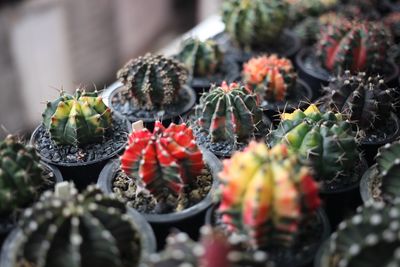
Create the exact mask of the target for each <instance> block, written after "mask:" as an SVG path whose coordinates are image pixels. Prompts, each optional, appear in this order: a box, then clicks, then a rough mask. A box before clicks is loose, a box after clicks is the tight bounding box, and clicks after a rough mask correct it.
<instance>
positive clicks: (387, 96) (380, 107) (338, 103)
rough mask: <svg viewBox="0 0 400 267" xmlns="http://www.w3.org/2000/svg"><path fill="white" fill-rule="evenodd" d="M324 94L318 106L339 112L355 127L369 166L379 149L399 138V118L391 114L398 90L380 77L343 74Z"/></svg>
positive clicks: (332, 82)
mask: <svg viewBox="0 0 400 267" xmlns="http://www.w3.org/2000/svg"><path fill="white" fill-rule="evenodd" d="M325 92H326V96H324V97H322V98H321V101H320V102H321V104H320V106H322V107H323V108H325V109H329V110H332V111H333V112H339V113H341V114H343V115H344V116H346V117H347V118H348V119H349V120H350V121H351V122H353V123H354V125H355V126H356V127H357V129H358V130H359V135H360V139H361V140H360V142H361V148H362V150H363V151H364V152H365V153H364V154H365V157H366V159H367V161H368V163H372V162H373V159H374V157H375V155H376V152H377V150H378V147H380V146H382V145H384V144H386V143H390V142H391V141H393V140H395V139H396V137H397V136H398V135H399V118H398V116H397V115H396V114H395V113H394V112H395V108H396V104H397V102H398V100H399V93H398V89H397V88H389V87H388V86H387V85H386V84H385V82H384V80H383V79H382V77H380V76H379V75H376V76H367V74H366V73H364V72H359V73H358V74H356V75H351V73H350V71H345V73H344V74H343V75H340V76H338V77H336V78H334V79H332V80H331V81H330V83H329V86H328V87H326V88H325Z"/></svg>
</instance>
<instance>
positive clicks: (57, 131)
mask: <svg viewBox="0 0 400 267" xmlns="http://www.w3.org/2000/svg"><path fill="white" fill-rule="evenodd" d="M42 116H43V122H42V124H41V125H39V126H38V127H37V128H36V130H35V131H34V132H33V134H32V137H31V144H32V146H34V147H35V148H36V151H37V152H38V154H39V156H40V158H41V159H42V160H43V161H44V162H46V163H49V164H53V165H56V166H57V167H59V169H60V171H61V173H62V174H63V177H64V179H66V180H74V182H75V183H76V185H77V186H78V188H85V187H86V185H87V184H89V183H92V182H96V181H97V178H98V175H99V173H100V171H101V169H102V168H103V166H104V165H105V163H106V162H107V160H108V159H110V158H112V157H113V156H115V155H117V154H118V153H119V152H121V151H122V150H123V149H124V147H125V144H126V136H127V135H128V132H129V125H128V123H127V121H126V120H124V119H122V118H121V117H119V116H117V115H116V114H112V112H111V110H110V109H109V108H107V106H106V105H105V104H104V103H103V99H102V98H101V97H100V96H98V92H97V91H95V92H86V91H85V90H82V89H79V88H78V89H77V90H76V92H75V94H74V95H70V94H67V93H65V92H64V91H61V93H60V96H59V97H58V98H57V99H55V100H54V101H52V102H47V104H46V109H45V111H44V112H43V114H42Z"/></svg>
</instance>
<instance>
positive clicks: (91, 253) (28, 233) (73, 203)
mask: <svg viewBox="0 0 400 267" xmlns="http://www.w3.org/2000/svg"><path fill="white" fill-rule="evenodd" d="M133 220H134V219H133V218H132V217H130V216H129V215H128V214H127V208H126V207H125V205H124V204H123V203H122V202H119V201H117V200H116V199H113V198H111V197H109V196H106V195H103V194H102V192H101V191H100V189H97V188H95V187H94V186H90V187H88V189H87V190H86V191H85V192H83V193H82V194H78V192H77V190H76V189H75V187H74V186H73V184H69V183H67V182H63V183H61V184H57V186H56V190H55V193H53V192H51V191H47V192H45V193H44V194H43V195H42V197H41V199H40V201H39V202H37V203H36V204H34V205H33V206H32V207H31V208H28V209H27V210H25V212H24V215H23V217H22V218H21V220H20V222H19V226H20V229H21V234H20V235H19V239H18V240H19V242H18V249H17V251H16V254H17V257H16V258H17V261H18V262H17V263H16V265H15V266H54V267H55V266H57V267H61V266H65V267H66V266H68V267H72V266H81V267H89V266H96V267H128V266H129V267H134V266H138V263H139V261H140V260H142V259H141V256H142V255H141V246H142V244H141V240H140V235H139V232H138V231H140V230H142V229H137V228H136V225H135V223H134V221H133ZM13 266H14V265H13Z"/></svg>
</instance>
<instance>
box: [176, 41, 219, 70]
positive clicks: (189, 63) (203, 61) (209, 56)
mask: <svg viewBox="0 0 400 267" xmlns="http://www.w3.org/2000/svg"><path fill="white" fill-rule="evenodd" d="M177 59H178V60H179V61H181V62H182V63H183V64H185V66H186V67H187V69H188V70H189V71H190V72H191V73H192V75H193V76H194V77H205V76H209V75H213V74H215V73H216V72H217V71H218V70H219V69H220V68H221V65H222V61H223V53H222V52H221V50H220V49H219V47H218V44H217V43H216V42H215V41H214V40H211V39H209V40H206V41H200V40H199V39H197V38H188V39H186V40H185V41H184V42H183V43H182V47H181V50H180V52H179V53H178V55H177Z"/></svg>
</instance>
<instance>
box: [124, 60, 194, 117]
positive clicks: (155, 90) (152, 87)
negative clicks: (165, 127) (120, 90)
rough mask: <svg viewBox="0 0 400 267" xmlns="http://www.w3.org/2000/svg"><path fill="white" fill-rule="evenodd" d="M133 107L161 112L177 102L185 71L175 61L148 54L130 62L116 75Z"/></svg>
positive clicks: (183, 82)
mask: <svg viewBox="0 0 400 267" xmlns="http://www.w3.org/2000/svg"><path fill="white" fill-rule="evenodd" d="M117 78H118V80H119V81H121V82H122V84H123V85H124V86H125V89H126V90H127V91H128V92H127V93H128V95H129V98H130V99H131V100H132V102H133V104H134V105H136V106H138V107H140V108H143V109H147V110H151V109H162V108H163V107H164V106H165V105H170V104H173V103H174V102H176V101H177V96H178V93H179V91H180V90H181V88H182V85H183V84H185V82H186V79H187V70H186V69H185V67H184V66H183V65H182V64H181V63H179V62H178V61H177V60H174V59H172V58H167V57H164V56H162V55H152V54H150V53H148V54H146V55H145V56H143V57H138V58H136V59H134V60H130V61H129V62H128V63H127V64H126V65H125V66H124V67H123V68H122V69H120V70H119V71H118V73H117Z"/></svg>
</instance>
